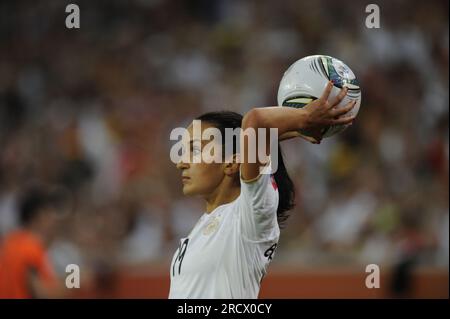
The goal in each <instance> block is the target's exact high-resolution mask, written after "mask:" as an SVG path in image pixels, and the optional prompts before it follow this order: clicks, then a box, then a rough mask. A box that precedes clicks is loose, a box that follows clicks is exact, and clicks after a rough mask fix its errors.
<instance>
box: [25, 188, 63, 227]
mask: <svg viewBox="0 0 450 319" xmlns="http://www.w3.org/2000/svg"><path fill="white" fill-rule="evenodd" d="M62 201H63V198H62V196H61V194H60V193H58V192H55V191H51V190H50V189H48V188H47V187H45V186H42V185H40V186H36V185H34V186H30V187H28V188H27V189H26V190H25V191H24V192H23V194H22V196H21V198H20V199H19V221H20V224H21V225H22V226H28V225H29V224H30V223H31V222H32V221H33V220H34V219H35V218H36V217H37V216H38V215H39V214H40V213H41V212H42V209H44V208H49V207H57V206H58V205H60V204H61V202H62Z"/></svg>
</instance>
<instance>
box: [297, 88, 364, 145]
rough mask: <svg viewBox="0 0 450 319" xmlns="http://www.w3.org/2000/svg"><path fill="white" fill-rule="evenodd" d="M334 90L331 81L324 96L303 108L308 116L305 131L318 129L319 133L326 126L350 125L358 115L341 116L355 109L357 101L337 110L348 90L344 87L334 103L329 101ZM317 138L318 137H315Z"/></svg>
mask: <svg viewBox="0 0 450 319" xmlns="http://www.w3.org/2000/svg"><path fill="white" fill-rule="evenodd" d="M332 89H333V83H332V82H331V81H330V82H328V84H327V86H326V88H325V90H324V92H323V94H322V96H321V97H320V98H319V99H317V100H314V101H312V102H311V103H309V104H307V105H306V106H305V107H304V108H303V110H305V111H306V114H307V116H306V120H305V123H304V127H303V129H313V130H316V129H317V130H318V131H321V129H322V128H324V127H326V126H329V125H345V124H350V123H351V122H352V121H353V120H354V119H355V117H356V115H352V116H345V117H341V115H344V114H345V113H347V112H349V111H350V110H351V109H353V107H354V106H355V104H356V100H353V101H351V102H349V103H347V105H345V106H344V107H342V108H339V109H338V108H337V106H338V105H339V103H341V101H342V100H343V99H344V97H345V95H346V94H347V90H348V89H347V88H346V87H343V88H342V89H341V91H340V92H339V94H338V95H337V96H336V98H334V99H333V100H332V101H328V97H329V96H330V93H331V90H332ZM315 138H317V137H316V136H315Z"/></svg>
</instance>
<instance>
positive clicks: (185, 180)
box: [181, 176, 191, 184]
mask: <svg viewBox="0 0 450 319" xmlns="http://www.w3.org/2000/svg"><path fill="white" fill-rule="evenodd" d="M190 179H191V178H190V177H187V176H181V181H182V182H183V184H184V183H186V182H187V181H188V180H190Z"/></svg>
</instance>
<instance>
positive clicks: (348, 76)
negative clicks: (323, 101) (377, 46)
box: [278, 55, 361, 138]
mask: <svg viewBox="0 0 450 319" xmlns="http://www.w3.org/2000/svg"><path fill="white" fill-rule="evenodd" d="M328 81H332V82H333V84H334V87H333V89H332V91H331V93H330V96H329V98H328V99H329V101H331V100H332V99H333V98H334V97H336V96H337V95H338V94H339V91H340V89H341V88H342V87H347V88H348V91H347V95H346V96H345V97H344V99H343V100H342V101H341V103H339V105H338V106H337V108H340V107H343V106H345V105H346V104H347V103H348V102H350V101H352V100H356V104H355V106H354V107H353V109H352V110H350V111H349V112H348V113H346V114H344V115H342V116H351V115H356V114H358V111H359V107H360V105H361V89H360V87H359V83H358V80H357V79H356V76H355V74H354V73H353V72H352V70H351V69H350V68H349V67H348V66H347V65H346V64H345V63H344V62H342V61H340V60H338V59H336V58H333V57H330V56H327V55H311V56H307V57H304V58H303V59H300V60H298V61H296V62H295V63H294V64H292V65H291V66H290V67H289V69H287V71H286V72H285V73H284V75H283V78H282V79H281V82H280V86H279V88H278V105H280V106H288V107H296V108H302V107H304V106H305V105H306V104H308V103H310V102H311V101H313V100H315V99H318V98H320V96H321V95H322V93H323V91H324V89H325V87H326V85H327V83H328ZM347 126H348V124H347V125H330V126H328V127H325V128H324V129H323V130H322V137H324V138H325V137H330V136H332V135H335V134H337V133H339V132H342V131H343V130H345V129H346V127H347ZM300 133H301V134H303V135H306V136H311V134H310V133H309V132H308V130H300Z"/></svg>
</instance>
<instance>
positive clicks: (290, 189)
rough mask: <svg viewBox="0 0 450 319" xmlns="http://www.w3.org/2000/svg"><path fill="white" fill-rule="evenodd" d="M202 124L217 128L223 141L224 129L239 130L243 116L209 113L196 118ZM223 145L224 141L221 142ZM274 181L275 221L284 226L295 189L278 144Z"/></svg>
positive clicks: (292, 205) (229, 113)
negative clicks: (276, 204)
mask: <svg viewBox="0 0 450 319" xmlns="http://www.w3.org/2000/svg"><path fill="white" fill-rule="evenodd" d="M196 119H197V120H201V121H204V122H208V123H209V124H211V125H213V126H214V127H216V128H218V129H219V130H220V132H221V134H222V138H223V139H225V129H226V128H232V129H235V128H239V127H241V126H242V119H243V116H242V115H241V114H239V113H236V112H231V111H218V112H209V113H205V114H203V115H200V116H199V117H197V118H196ZM233 142H234V143H233V151H235V152H236V151H237V146H236V145H237V141H233ZM223 145H225V141H223ZM274 178H275V181H276V183H277V186H278V193H279V203H278V209H277V220H278V224H279V225H280V226H284V222H285V221H286V219H287V218H288V217H289V215H288V214H287V212H288V211H289V210H291V209H292V208H294V206H295V204H294V199H295V188H294V183H293V182H292V180H291V178H290V177H289V174H288V172H287V170H286V166H285V165H284V160H283V155H282V152H281V147H280V145H279V144H278V169H277V171H276V172H275V174H274Z"/></svg>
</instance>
